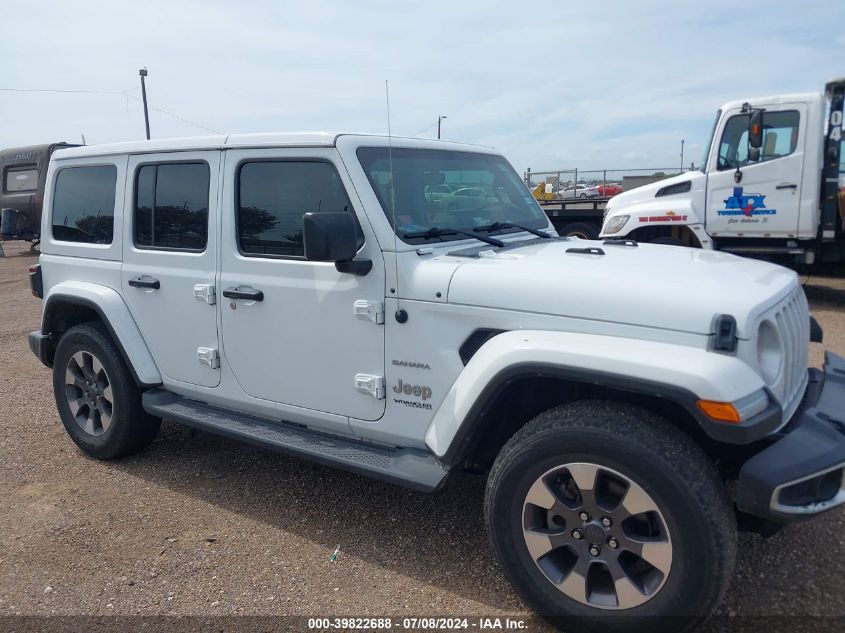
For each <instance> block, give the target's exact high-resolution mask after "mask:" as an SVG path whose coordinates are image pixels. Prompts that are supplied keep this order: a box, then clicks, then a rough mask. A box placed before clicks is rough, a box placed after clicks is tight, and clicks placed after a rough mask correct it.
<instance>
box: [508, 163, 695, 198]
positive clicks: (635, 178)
mask: <svg viewBox="0 0 845 633" xmlns="http://www.w3.org/2000/svg"><path fill="white" fill-rule="evenodd" d="M693 169H694V167H693V166H692V165H690V166H689V167H684V168H683V169H679V168H678V167H652V168H636V169H577V168H574V169H558V170H552V171H532V170H531V168H528V169H526V170H525V172H524V173H523V179H524V180H525V184H526V185H528V186H529V187H530V188H531V189H534V188H535V187H537V185H539V184H545V185H550V186H551V190H552V192H554V193H556V192H558V191H560V190H562V189H565V188H566V187H572V186H574V185H586V186H587V187H598V188H599V191H600V192H601V193H600V195H602V196H606V195H608V194H606V193H605V192H608V191H613V190H614V189H615V188H616V187H621V190H622V191H627V190H628V189H633V188H634V187H639V186H641V185H646V184H648V183H651V182H656V181H658V180H662V179H664V178H670V177H671V176H677V175H678V174H681V173H683V172H687V171H691V170H693ZM548 189H549V187H547V190H548ZM617 193H618V190H617Z"/></svg>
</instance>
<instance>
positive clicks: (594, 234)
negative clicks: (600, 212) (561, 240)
mask: <svg viewBox="0 0 845 633" xmlns="http://www.w3.org/2000/svg"><path fill="white" fill-rule="evenodd" d="M558 233H559V234H560V235H563V236H564V237H580V238H581V239H582V240H597V239H599V230H598V228H597V227H595V226H593V225H592V224H588V223H587V222H573V223H572V224H566V225H564V226H563V227H562V228H561V229H559V230H558Z"/></svg>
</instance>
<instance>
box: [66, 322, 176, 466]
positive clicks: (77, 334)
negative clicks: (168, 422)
mask: <svg viewBox="0 0 845 633" xmlns="http://www.w3.org/2000/svg"><path fill="white" fill-rule="evenodd" d="M53 392H54V394H55V396H56V407H57V408H58V411H59V416H60V417H61V419H62V424H64V427H65V430H66V431H67V433H68V435H70V437H71V439H72V440H73V441H74V442H75V443H76V445H77V446H79V448H81V449H82V450H83V451H84V452H85V453H87V454H88V455H90V456H91V457H95V458H97V459H114V458H116V457H122V456H124V455H129V454H131V453H134V452H136V451H138V450H140V449H142V448H143V447H144V446H146V445H147V444H149V443H150V442H152V441H153V439H155V437H156V435H157V434H158V430H159V427H160V426H161V420H159V419H158V418H154V417H152V416H150V415H148V414H147V413H146V412H145V411H144V409H143V408H142V407H141V391H140V389H138V387H137V385H136V384H135V381H134V380H133V379H132V375H131V374H130V372H129V368H128V367H127V366H126V363H125V362H124V361H123V358H122V357H121V355H120V352H119V351H118V350H117V348H116V347H115V345H114V343H113V342H112V341H111V338H110V337H109V335H108V334H107V333H106V332H105V331H104V330H103V328H102V327H101V326H99V325H98V324H94V323H90V324H84V325H76V326H74V327H72V328H70V329H69V330H68V331H67V332H65V334H64V335H63V336H62V338H61V339H60V340H59V344H58V346H57V347H56V355H55V358H54V360H53Z"/></svg>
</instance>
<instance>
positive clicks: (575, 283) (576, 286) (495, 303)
mask: <svg viewBox="0 0 845 633" xmlns="http://www.w3.org/2000/svg"><path fill="white" fill-rule="evenodd" d="M588 247H592V248H598V249H601V250H602V251H603V252H604V255H598V254H597V255H589V254H580V253H573V252H567V251H570V250H571V249H584V248H588ZM465 261H466V263H464V264H463V265H461V266H460V267H458V268H457V269H456V270H455V272H454V274H453V276H452V281H451V283H450V285H449V292H448V296H447V300H448V302H449V303H454V304H464V305H471V306H484V307H489V308H501V309H506V310H516V311H525V312H534V313H543V314H553V315H560V316H567V317H574V318H581V319H589V320H599V321H606V322H611V323H625V324H630V325H638V326H643V327H650V328H661V329H667V330H678V331H684V332H691V333H695V334H711V333H712V331H713V321H714V318H715V316H716V315H719V314H730V315H733V316H734V318H736V321H737V328H738V335H739V337H740V338H749V335H750V334H751V333H752V332H751V328H752V327H754V325H755V323H756V318H757V316H758V315H759V314H760V313H761V312H763V311H764V310H766V309H768V308H770V307H772V306H773V305H774V304H775V303H777V302H778V301H780V300H781V299H783V298H784V297H785V296H786V295H787V294H788V293H789V292H791V291H792V290H793V289H794V288H795V287H796V286H797V284H798V277H797V275H796V274H795V273H794V272H793V271H791V270H788V269H786V268H783V267H781V266H776V265H774V264H769V263H766V262H760V261H754V260H749V259H743V258H740V257H737V256H735V255H730V254H727V253H719V252H714V251H705V250H700V249H692V248H683V247H678V246H664V245H658V244H640V245H639V246H636V247H633V246H622V245H607V244H603V243H602V242H599V241H586V240H560V241H558V240H555V241H548V242H545V241H540V242H533V243H529V244H527V245H526V246H522V247H515V248H511V249H507V250H503V251H497V250H495V249H491V250H489V251H486V252H482V253H481V254H480V255H479V256H477V257H467V258H465Z"/></svg>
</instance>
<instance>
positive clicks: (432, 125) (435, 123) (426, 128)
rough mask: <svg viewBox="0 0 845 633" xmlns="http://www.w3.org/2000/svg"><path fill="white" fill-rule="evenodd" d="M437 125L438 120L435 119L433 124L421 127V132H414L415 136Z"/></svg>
mask: <svg viewBox="0 0 845 633" xmlns="http://www.w3.org/2000/svg"><path fill="white" fill-rule="evenodd" d="M435 125H437V121H435V122H434V123H432V124H431V125H429V126H427V127H424V128H423V129H421V130H420V131H419V132H417V133H416V134H414V136H419V135H420V134H422V133H423V132H426V131H428V130H430V129H431V128H433V127H434V126H435Z"/></svg>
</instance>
